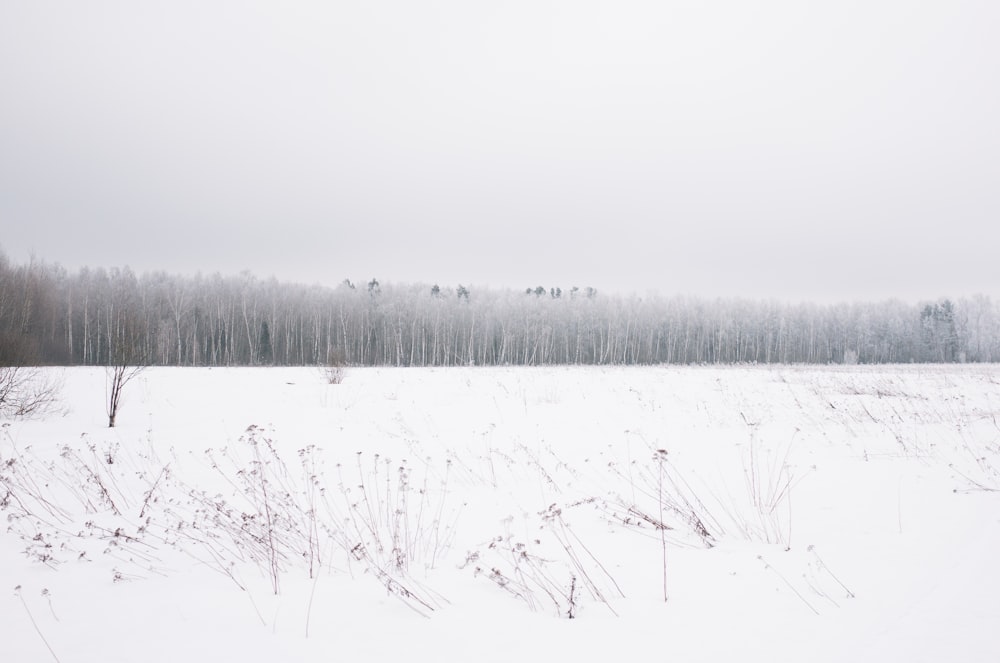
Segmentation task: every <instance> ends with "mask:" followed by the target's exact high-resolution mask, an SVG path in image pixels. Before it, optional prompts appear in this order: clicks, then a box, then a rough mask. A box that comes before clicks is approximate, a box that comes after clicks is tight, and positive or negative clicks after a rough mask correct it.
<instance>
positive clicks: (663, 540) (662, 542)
mask: <svg viewBox="0 0 1000 663" xmlns="http://www.w3.org/2000/svg"><path fill="white" fill-rule="evenodd" d="M666 453H667V452H666V451H663V452H662V453H661V452H660V451H657V452H656V459H657V461H658V463H657V464H658V465H659V470H660V476H659V485H658V489H659V495H658V497H659V502H660V523H662V522H663V457H664V456H665V455H666ZM660 546H661V548H662V550H663V602H664V603H666V602H667V598H668V597H667V534H666V531H665V530H664V528H663V527H660Z"/></svg>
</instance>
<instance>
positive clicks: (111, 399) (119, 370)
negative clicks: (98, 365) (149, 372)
mask: <svg viewBox="0 0 1000 663" xmlns="http://www.w3.org/2000/svg"><path fill="white" fill-rule="evenodd" d="M134 285H135V279H134V277H132V276H131V273H126V274H124V275H123V277H122V279H121V282H120V283H119V284H118V288H117V292H116V293H115V300H116V304H117V306H116V308H115V311H114V314H113V315H112V316H111V317H110V320H109V322H110V327H111V328H110V330H109V333H108V342H109V348H108V364H107V367H106V369H105V370H106V376H107V377H106V379H107V388H108V428H114V427H115V420H116V418H117V417H118V407H119V406H120V405H121V398H122V391H123V390H124V389H125V385H127V384H128V383H129V382H130V381H131V380H132V378H134V377H135V376H136V375H138V374H139V373H141V372H142V371H143V370H144V369H145V368H146V366H147V365H148V363H149V360H148V357H149V352H148V349H147V347H146V346H145V345H144V344H143V334H144V331H145V330H144V324H143V321H142V320H141V319H140V318H139V317H138V315H137V314H136V312H135V310H136V309H135V306H134V303H133V302H131V301H130V300H131V299H132V298H133V294H134V291H133V286H134Z"/></svg>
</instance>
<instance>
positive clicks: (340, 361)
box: [321, 350, 347, 384]
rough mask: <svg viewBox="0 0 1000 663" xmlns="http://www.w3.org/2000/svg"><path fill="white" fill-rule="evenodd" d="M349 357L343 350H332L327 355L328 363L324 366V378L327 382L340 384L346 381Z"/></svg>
mask: <svg viewBox="0 0 1000 663" xmlns="http://www.w3.org/2000/svg"><path fill="white" fill-rule="evenodd" d="M346 365H347V358H346V357H345V356H344V352H343V350H330V353H329V354H328V355H327V357H326V365H325V366H323V367H322V369H321V370H322V373H323V379H324V380H326V382H327V384H340V383H341V382H343V381H344V375H345V372H346V371H345V367H346Z"/></svg>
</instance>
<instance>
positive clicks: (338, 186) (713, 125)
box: [0, 0, 1000, 301]
mask: <svg viewBox="0 0 1000 663" xmlns="http://www.w3.org/2000/svg"><path fill="white" fill-rule="evenodd" d="M998 35H1000V3H996V2H992V1H982V2H963V1H961V0H924V1H921V2H913V1H879V0H867V1H864V2H861V1H857V2H855V1H851V0H839V1H837V2H801V1H792V0H789V1H776V0H761V1H758V2H746V1H740V0H690V1H683V2H679V1H675V0H655V1H654V0H649V1H647V0H607V1H594V0H572V1H569V0H548V1H545V0H531V1H530V2H529V1H524V2H522V1H521V0H516V1H513V2H510V1H505V2H497V1H496V0H493V1H490V2H480V1H478V0H433V1H427V0H391V1H390V0H363V1H360V0H359V1H356V2H335V1H333V0H322V1H320V0H317V1H315V2H313V1H309V0H281V1H280V2H279V1H276V0H275V1H258V2H250V1H247V0H233V1H231V2H212V1H208V0H200V1H197V2H195V1H188V0H170V1H166V0H164V1H161V2H143V1H139V0H128V1H120V2H111V1H88V2H77V1H74V0H31V1H30V2H29V1H26V0H24V1H22V0H3V2H0V249H2V250H3V251H4V252H5V253H6V254H7V255H8V257H9V258H10V259H12V260H14V261H15V262H21V261H26V260H27V259H28V257H29V256H30V255H31V253H32V252H34V253H35V254H36V255H37V257H39V258H41V259H43V260H46V261H49V262H58V263H61V264H63V265H64V266H66V267H68V268H70V269H76V268H77V267H80V266H84V265H89V266H93V267H96V266H116V265H117V266H121V265H126V264H127V265H130V266H131V267H132V268H133V269H135V270H136V271H138V272H142V271H146V270H152V269H165V270H167V271H170V272H179V273H194V272H196V271H199V270H200V271H203V272H209V273H210V272H215V271H221V272H223V273H235V272H238V271H240V270H242V269H250V270H251V271H253V272H254V273H256V274H257V275H258V276H261V277H267V276H270V275H275V276H277V277H278V278H279V279H282V280H295V281H305V282H321V283H328V284H335V283H338V282H339V281H341V280H342V279H343V278H345V277H349V278H351V279H355V280H362V279H363V280H367V279H370V278H371V277H373V276H375V277H378V278H379V279H380V280H382V281H404V282H413V281H421V282H439V283H441V284H442V285H444V284H450V285H454V284H456V283H459V282H462V283H465V284H474V285H492V286H497V287H506V286H511V287H518V288H520V287H527V286H529V285H531V286H534V285H544V286H546V287H548V286H556V285H558V286H562V287H569V286H571V285H579V286H584V285H592V286H595V287H597V288H598V289H603V290H619V291H632V290H635V291H639V292H645V291H647V290H659V291H661V292H663V293H665V294H673V293H684V294H699V295H705V296H716V295H719V296H730V295H741V296H749V297H777V298H781V299H790V300H799V299H808V300H816V301H831V300H840V299H881V298H884V297H890V296H897V297H901V298H904V299H922V298H930V297H937V296H941V295H951V296H958V295H963V294H969V293H974V292H984V293H987V294H992V295H994V296H996V295H1000V269H998V268H997V259H996V254H997V250H998V247H1000V223H998V220H1000V214H998V213H1000V158H998V156H1000V129H998V122H1000V120H998V118H1000V83H998V81H1000V38H998Z"/></svg>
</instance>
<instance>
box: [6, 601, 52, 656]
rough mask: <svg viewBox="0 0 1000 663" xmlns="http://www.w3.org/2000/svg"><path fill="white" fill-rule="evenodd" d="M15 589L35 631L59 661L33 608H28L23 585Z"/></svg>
mask: <svg viewBox="0 0 1000 663" xmlns="http://www.w3.org/2000/svg"><path fill="white" fill-rule="evenodd" d="M14 591H15V593H16V594H17V598H19V599H20V600H21V605H23V606H24V612H25V613H27V615H28V619H30V620H31V625H32V626H33V627H34V628H35V633H37V634H38V637H39V638H41V639H42V642H44V643H45V647H46V649H48V650H49V653H50V654H52V658H54V659H55V660H56V663H59V657H58V656H56V653H55V652H54V651H53V650H52V645H50V644H49V641H48V640H46V639H45V636H44V635H43V634H42V630H41V629H40V628H38V624H37V623H36V622H35V617H34V615H32V614H31V610H29V609H28V604H27V603H26V602H25V601H24V597H23V596H21V587H20V586H18V587H17V588H16V589H15V590H14Z"/></svg>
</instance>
